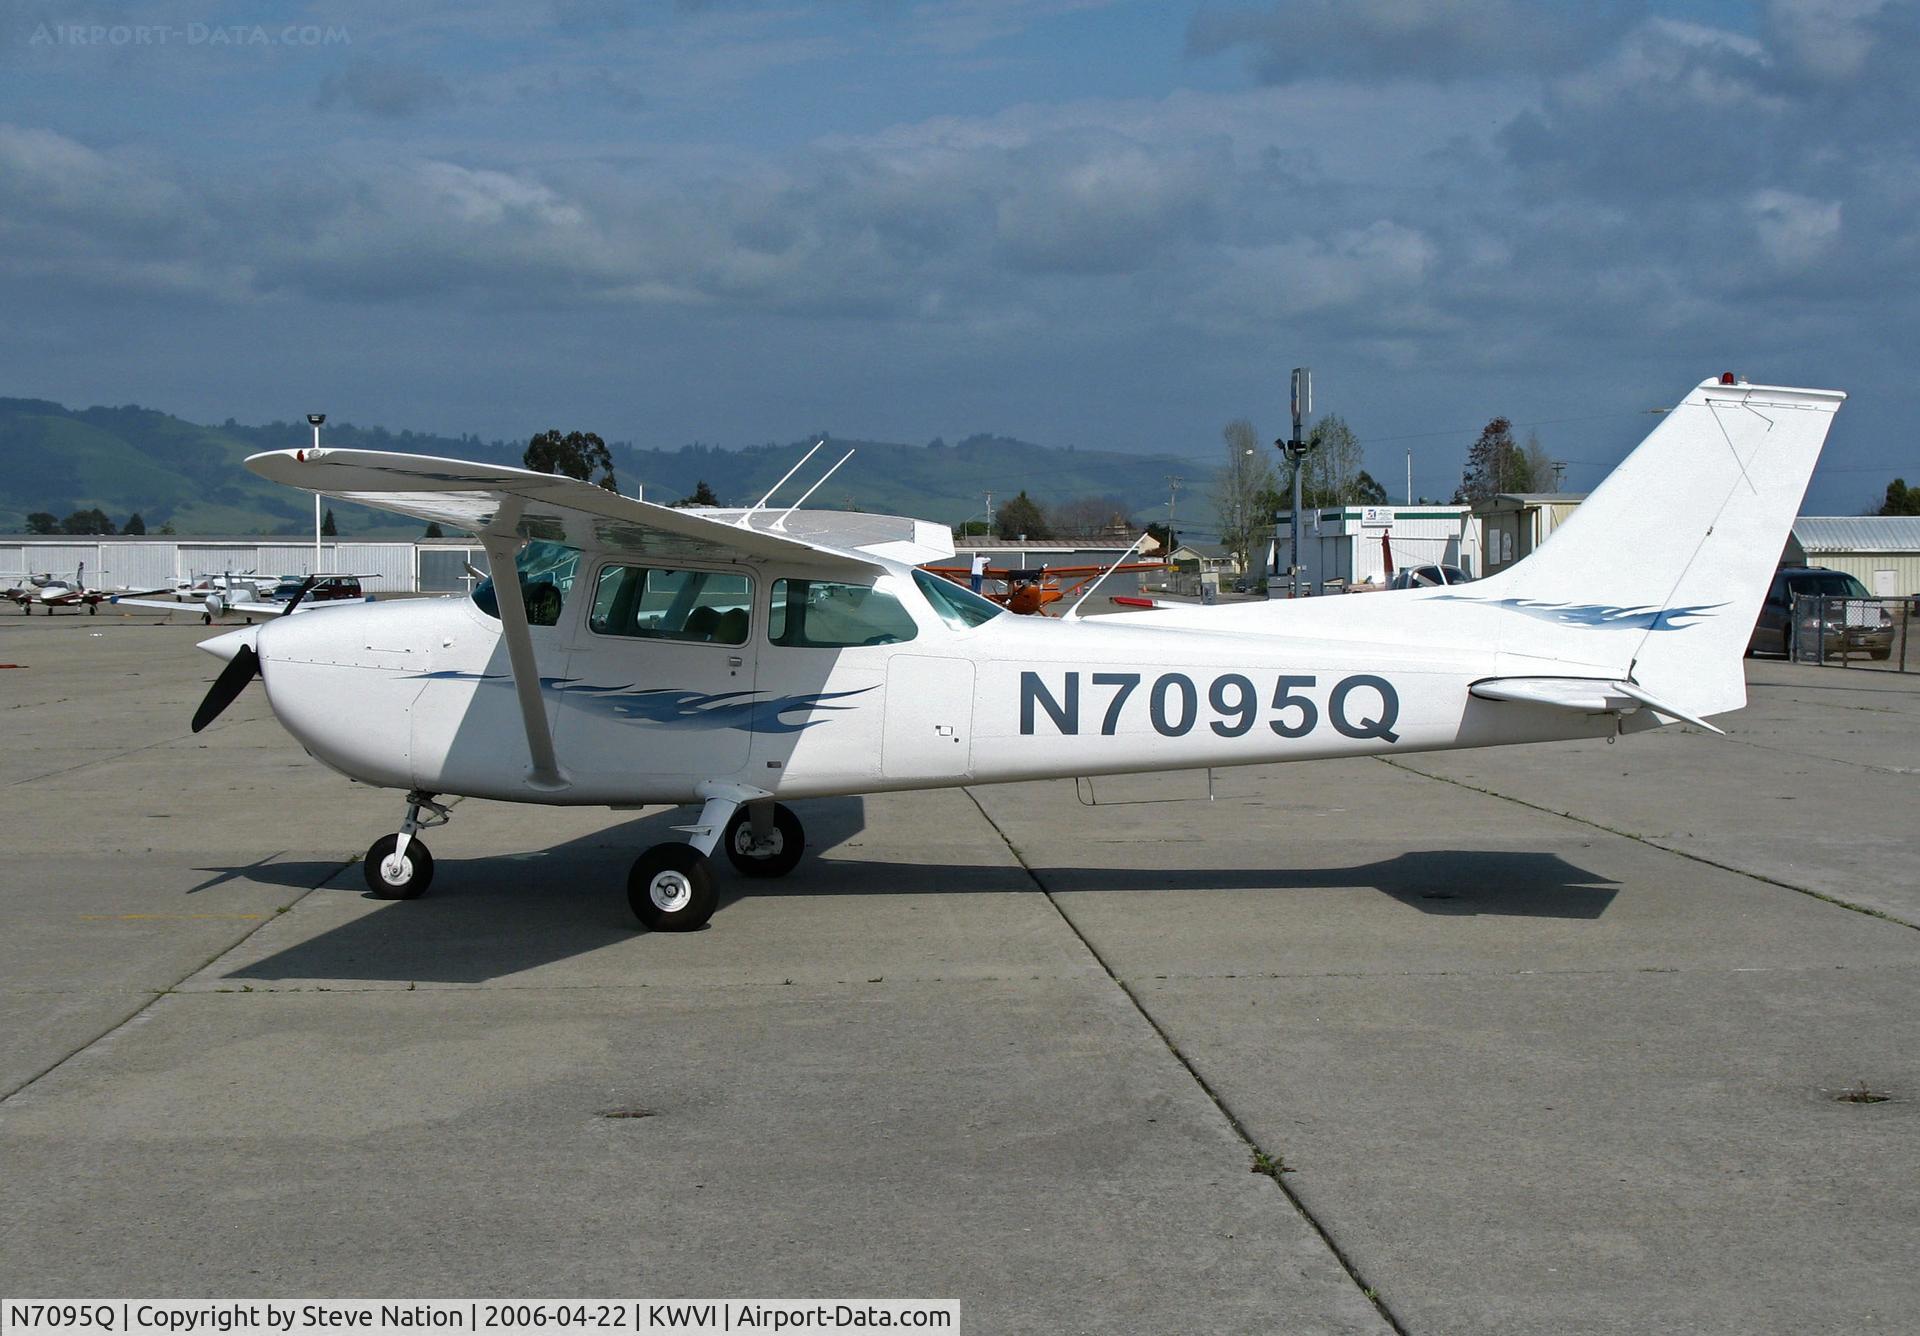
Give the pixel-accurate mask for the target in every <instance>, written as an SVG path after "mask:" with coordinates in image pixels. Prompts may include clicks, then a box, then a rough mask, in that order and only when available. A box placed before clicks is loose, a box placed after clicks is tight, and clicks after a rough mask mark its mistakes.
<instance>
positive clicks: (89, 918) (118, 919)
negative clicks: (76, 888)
mask: <svg viewBox="0 0 1920 1336" xmlns="http://www.w3.org/2000/svg"><path fill="white" fill-rule="evenodd" d="M265 917H267V916H266V915H265V914H82V915H80V921H81V922H82V923H125V922H127V921H129V920H134V919H168V920H183V919H263V918H265Z"/></svg>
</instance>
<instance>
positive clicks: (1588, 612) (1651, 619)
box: [1435, 594, 1726, 631]
mask: <svg viewBox="0 0 1920 1336" xmlns="http://www.w3.org/2000/svg"><path fill="white" fill-rule="evenodd" d="M1435 597H1436V598H1437V599H1447V600H1451V601H1453V602H1458V603H1481V604H1485V605H1486V606H1488V607H1494V608H1506V609H1507V610H1509V611H1510V612H1517V613H1520V614H1521V615H1522V616H1525V617H1533V618H1536V619H1538V620H1540V621H1543V622H1557V623H1559V624H1560V625H1561V626H1586V627H1591V628H1594V629H1596V630H1602V631H1616V630H1617V631H1679V630H1684V629H1685V628H1686V627H1689V626H1692V625H1693V624H1694V623H1695V622H1698V621H1701V620H1704V619H1705V618H1706V617H1707V615H1708V614H1709V613H1711V612H1712V611H1713V610H1714V609H1715V608H1724V607H1725V606H1726V604H1724V603H1696V604H1692V605H1690V606H1687V607H1679V608H1656V607H1654V606H1653V605H1652V604H1646V605H1643V606H1641V607H1637V608H1620V607H1613V606H1610V605H1608V604H1605V603H1545V602H1542V601H1540V600H1538V599H1531V598H1501V599H1484V598H1475V597H1473V595H1471V594H1439V595H1436V596H1435Z"/></svg>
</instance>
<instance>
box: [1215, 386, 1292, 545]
mask: <svg viewBox="0 0 1920 1336" xmlns="http://www.w3.org/2000/svg"><path fill="white" fill-rule="evenodd" d="M1220 439H1221V440H1222V441H1224V442H1225V443H1226V449H1227V462H1226V464H1225V465H1224V466H1223V467H1222V468H1221V470H1220V472H1219V474H1218V476H1217V477H1216V478H1215V480H1214V489H1213V504H1214V510H1215V511H1216V513H1217V514H1218V515H1219V517H1220V541H1221V543H1222V544H1224V545H1225V547H1226V549H1227V550H1228V551H1229V552H1231V553H1233V556H1234V560H1235V561H1237V562H1238V563H1239V565H1240V569H1241V570H1243V571H1245V570H1250V569H1252V564H1251V561H1252V554H1253V548H1254V545H1255V544H1257V543H1260V542H1262V541H1264V540H1265V539H1266V538H1267V536H1268V535H1269V534H1271V533H1272V532H1273V514H1274V501H1275V500H1276V499H1277V497H1278V487H1277V482H1278V480H1277V479H1276V478H1275V477H1274V473H1273V464H1272V462H1271V461H1270V460H1269V459H1268V458H1267V452H1266V451H1265V450H1263V449H1262V448H1261V446H1260V436H1259V433H1258V432H1256V431H1254V429H1253V424H1252V423H1251V422H1249V421H1247V420H1246V419H1245V418H1235V419H1234V420H1233V421H1232V422H1229V423H1228V424H1227V425H1226V426H1224V427H1222V428H1221V429H1220Z"/></svg>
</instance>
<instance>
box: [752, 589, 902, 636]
mask: <svg viewBox="0 0 1920 1336" xmlns="http://www.w3.org/2000/svg"><path fill="white" fill-rule="evenodd" d="M918 630H919V628H918V627H916V626H915V625H914V621H913V618H912V617H910V616H908V615H907V610H906V609H905V608H903V607H901V606H900V600H899V599H897V598H895V597H894V596H893V595H892V594H885V593H882V592H881V591H879V590H878V589H875V588H873V587H871V586H870V585H856V584H839V583H837V582H835V581H831V580H775V581H774V582H773V605H772V607H770V608H769V609H768V610H767V638H768V639H769V640H771V641H772V642H773V643H774V644H776V645H791V646H800V647H805V648H811V649H847V648H850V647H851V646H854V645H897V644H899V643H901V642H902V641H906V640H911V639H913V637H914V636H915V635H916V634H917V633H918Z"/></svg>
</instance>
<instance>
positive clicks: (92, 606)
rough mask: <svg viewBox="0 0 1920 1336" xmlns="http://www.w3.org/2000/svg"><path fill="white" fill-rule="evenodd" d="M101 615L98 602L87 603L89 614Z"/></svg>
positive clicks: (90, 615) (92, 615)
mask: <svg viewBox="0 0 1920 1336" xmlns="http://www.w3.org/2000/svg"><path fill="white" fill-rule="evenodd" d="M99 615H100V605H99V604H98V603H89V604H87V616H89V617H98V616H99Z"/></svg>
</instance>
